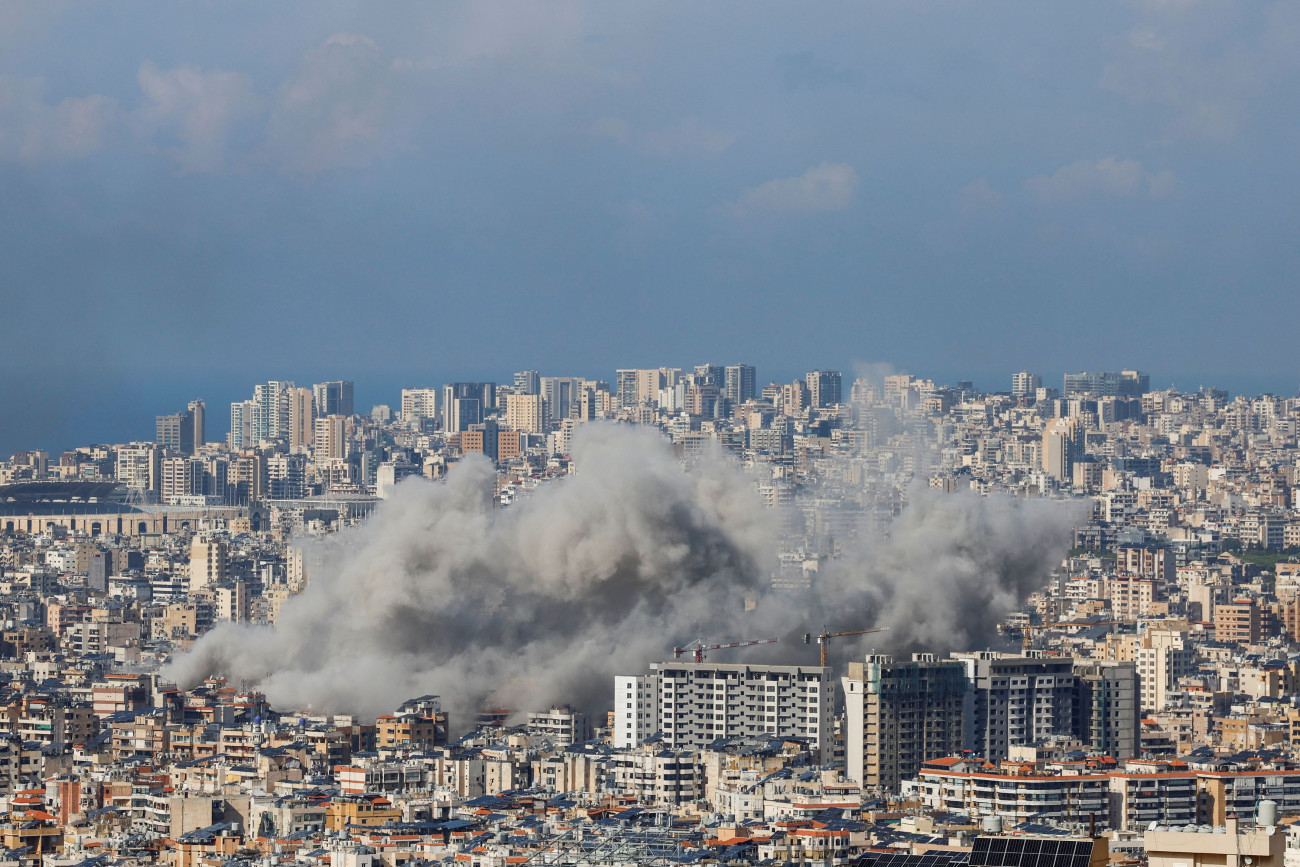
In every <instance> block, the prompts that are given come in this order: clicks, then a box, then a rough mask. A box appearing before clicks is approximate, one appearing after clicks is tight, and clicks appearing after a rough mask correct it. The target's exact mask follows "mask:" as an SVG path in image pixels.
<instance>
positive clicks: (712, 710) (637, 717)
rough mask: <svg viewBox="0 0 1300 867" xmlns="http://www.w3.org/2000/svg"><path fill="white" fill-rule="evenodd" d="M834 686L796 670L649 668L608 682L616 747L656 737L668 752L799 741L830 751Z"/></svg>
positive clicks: (815, 669)
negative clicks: (723, 742) (741, 741)
mask: <svg viewBox="0 0 1300 867" xmlns="http://www.w3.org/2000/svg"><path fill="white" fill-rule="evenodd" d="M834 709H835V686H834V683H833V682H832V681H831V679H830V669H829V668H822V667H820V666H802V665H737V664H731V665H726V664H718V663H711V662H657V663H651V665H650V673H649V674H645V675H640V676H630V677H629V676H619V677H615V678H614V717H615V719H614V746H615V748H616V749H627V748H630V747H633V746H636V745H637V744H639V743H641V742H642V741H644V740H645V739H646V738H648V737H649V736H651V735H653V734H654V733H656V732H660V733H661V734H662V736H663V742H664V745H665V746H667V747H670V748H673V749H698V748H701V747H704V746H707V745H708V744H710V743H712V742H713V741H715V740H718V739H719V738H734V737H783V738H793V737H798V738H804V739H806V740H807V741H808V742H809V744H810V746H811V747H812V748H813V749H815V750H821V749H823V748H829V746H830V743H831V726H832V723H833V719H834Z"/></svg>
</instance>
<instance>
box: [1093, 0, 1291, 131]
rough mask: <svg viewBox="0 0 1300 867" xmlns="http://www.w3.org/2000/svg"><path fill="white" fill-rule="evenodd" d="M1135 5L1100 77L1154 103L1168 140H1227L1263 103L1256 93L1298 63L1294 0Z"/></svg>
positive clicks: (1170, 0) (1139, 100) (1114, 88)
mask: <svg viewBox="0 0 1300 867" xmlns="http://www.w3.org/2000/svg"><path fill="white" fill-rule="evenodd" d="M1193 6H1194V7H1195V9H1192V7H1193ZM1248 8H1249V9H1250V11H1249V12H1247V11H1246V10H1247V9H1248ZM1140 12H1141V17H1140V20H1139V21H1138V23H1136V24H1135V25H1134V26H1133V27H1132V28H1131V29H1130V30H1129V31H1128V33H1127V34H1125V35H1124V36H1123V37H1122V38H1120V39H1117V40H1115V42H1114V44H1113V47H1112V50H1111V56H1110V59H1109V61H1108V62H1107V63H1106V64H1105V66H1104V68H1103V70H1102V74H1101V79H1100V82H1099V84H1100V86H1101V88H1102V89H1103V90H1109V91H1111V92H1113V93H1116V94H1118V95H1120V96H1122V97H1124V98H1125V99H1127V100H1128V101H1129V102H1131V103H1133V104H1134V105H1142V106H1152V107H1154V108H1155V109H1156V110H1157V111H1156V113H1155V116H1156V117H1159V118H1162V119H1163V126H1164V130H1163V134H1164V140H1165V141H1166V142H1172V141H1178V140H1183V139H1202V140H1208V141H1217V142H1229V141H1232V140H1233V139H1235V138H1236V137H1237V136H1238V135H1239V134H1240V132H1241V129H1242V127H1243V125H1244V124H1245V123H1246V122H1247V121H1248V120H1249V119H1250V117H1251V116H1252V115H1253V114H1255V113H1257V111H1258V110H1259V109H1260V108H1261V106H1258V105H1257V104H1256V103H1257V101H1258V98H1259V97H1260V96H1261V95H1262V94H1264V93H1265V92H1267V90H1268V88H1269V87H1270V85H1271V84H1272V83H1273V82H1275V81H1276V80H1277V79H1278V78H1279V77H1280V76H1281V75H1283V74H1286V73H1288V72H1293V71H1294V70H1295V69H1296V68H1297V67H1300V10H1297V4H1295V3H1293V2H1281V3H1258V4H1232V3H1192V2H1187V0H1165V2H1148V3H1147V4H1145V5H1144V6H1143V7H1141V9H1140ZM1189 12H1190V13H1192V14H1187V13H1189Z"/></svg>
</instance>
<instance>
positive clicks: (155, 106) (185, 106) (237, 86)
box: [136, 60, 261, 171]
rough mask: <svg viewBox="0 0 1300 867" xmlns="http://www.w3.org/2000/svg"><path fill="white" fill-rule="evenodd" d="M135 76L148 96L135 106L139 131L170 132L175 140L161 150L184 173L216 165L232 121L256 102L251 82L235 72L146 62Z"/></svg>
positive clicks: (243, 115) (222, 158) (254, 107)
mask: <svg viewBox="0 0 1300 867" xmlns="http://www.w3.org/2000/svg"><path fill="white" fill-rule="evenodd" d="M136 78H137V80H138V81H139V84H140V90H141V91H142V92H143V93H144V96H145V98H146V99H147V100H148V102H147V103H146V104H145V106H144V107H143V108H142V109H141V110H140V118H141V122H142V128H143V131H144V133H145V134H146V135H148V136H157V135H158V134H159V133H164V134H170V135H173V136H174V137H175V139H176V142H177V144H176V145H175V146H165V147H163V148H162V151H163V152H164V153H166V154H167V155H168V156H170V157H171V158H172V159H174V160H175V161H176V164H177V165H178V166H180V168H182V169H184V170H186V171H215V170H217V169H220V168H222V167H223V166H224V165H225V162H226V144H227V142H228V141H229V139H230V136H231V133H232V131H233V129H234V127H235V125H236V124H237V123H238V122H239V121H240V120H241V119H243V118H246V117H249V116H252V115H254V114H256V113H257V112H258V110H259V108H260V104H261V101H260V100H259V99H258V97H257V94H256V93H254V92H253V85H252V82H250V81H249V80H248V78H247V76H244V75H241V74H239V73H237V72H224V71H212V72H204V71H203V70H201V69H199V68H198V67H197V66H190V65H184V66H177V67H174V68H172V69H167V70H163V69H159V68H158V67H157V66H156V65H154V64H153V63H152V62H150V61H147V60H146V61H145V62H144V63H141V64H140V70H139V72H138V73H137V76H136Z"/></svg>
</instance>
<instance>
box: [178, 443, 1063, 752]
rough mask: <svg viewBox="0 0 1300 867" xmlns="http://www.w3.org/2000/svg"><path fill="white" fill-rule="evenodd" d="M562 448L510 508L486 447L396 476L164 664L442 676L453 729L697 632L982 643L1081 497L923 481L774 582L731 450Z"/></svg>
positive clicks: (351, 687)
mask: <svg viewBox="0 0 1300 867" xmlns="http://www.w3.org/2000/svg"><path fill="white" fill-rule="evenodd" d="M573 459H574V462H575V464H576V466H577V473H576V474H574V475H572V476H570V477H568V478H565V479H563V480H560V481H557V482H552V483H549V484H546V485H543V486H541V487H540V488H539V489H538V490H537V491H535V492H534V493H533V494H532V495H531V496H530V497H528V498H526V499H524V500H522V501H520V502H518V503H516V504H515V505H512V506H511V507H510V508H508V509H504V510H498V509H493V508H492V504H491V494H492V490H493V485H494V482H495V472H494V470H493V468H492V466H491V465H490V464H489V463H488V462H487V461H486V460H481V459H473V458H470V459H466V460H463V461H461V462H460V463H458V464H457V465H456V466H455V467H454V468H453V469H452V471H451V472H450V473H449V474H448V477H447V479H446V481H445V482H443V483H437V484H435V483H428V482H424V481H423V480H417V479H411V480H407V481H405V482H403V483H402V484H401V485H400V486H399V487H398V489H397V493H396V495H395V496H394V497H393V498H392V499H390V500H388V501H386V502H384V503H383V504H381V506H380V507H379V509H378V510H377V511H376V512H375V514H374V515H373V516H372V517H371V518H370V520H369V521H368V522H367V523H366V524H365V525H364V526H361V527H357V528H353V529H349V530H345V531H343V532H340V533H337V534H335V535H334V536H331V537H330V538H329V539H328V540H327V541H325V542H323V543H321V544H323V545H324V546H325V549H324V551H323V552H322V553H323V554H324V557H323V560H324V566H323V568H318V569H316V570H314V571H313V572H311V573H310V575H309V584H308V587H307V589H306V590H305V591H304V592H303V593H302V594H300V595H298V596H295V597H293V598H292V599H290V600H289V601H288V602H287V603H286V604H285V605H284V607H283V609H282V611H281V616H280V619H279V622H278V624H277V625H276V626H275V627H274V628H271V627H265V626H247V625H233V624H223V625H220V626H218V627H217V628H215V629H213V630H212V631H211V632H209V633H208V634H207V635H206V636H204V637H203V638H202V639H201V640H200V641H199V642H197V644H196V645H195V647H194V650H193V651H192V652H190V653H188V654H183V655H180V656H178V657H176V658H175V659H174V661H173V662H172V664H171V665H170V666H169V669H168V671H167V672H166V673H167V674H168V675H169V676H171V677H173V678H175V679H176V680H177V681H178V683H180V684H181V685H182V686H183V687H185V686H190V685H193V684H194V683H196V682H197V681H198V680H200V679H202V678H203V677H205V676H208V675H213V674H218V675H222V676H226V677H229V678H233V679H237V680H241V681H244V682H246V683H249V684H255V685H256V686H257V687H258V688H260V689H262V690H263V691H265V693H266V694H267V697H268V699H269V700H270V701H271V703H272V704H273V705H274V706H276V707H279V708H285V709H289V708H308V707H310V708H315V709H319V710H330V711H339V712H351V713H357V714H360V715H364V716H373V715H375V714H379V713H386V712H389V711H391V710H393V709H395V707H396V706H397V705H398V704H399V703H400V702H401V701H403V700H405V699H407V698H410V697H414V696H418V695H423V694H426V693H435V694H439V695H441V696H442V698H443V703H444V707H446V708H447V709H449V710H450V711H451V713H452V726H453V728H455V729H458V730H460V729H465V728H468V727H469V726H470V725H471V721H472V718H473V715H474V713H475V711H476V709H477V708H478V707H479V706H480V703H481V702H482V701H484V700H485V699H487V698H489V697H490V699H491V702H492V703H493V704H494V705H497V706H504V707H509V708H513V709H516V710H517V711H528V710H533V709H541V708H545V707H548V706H549V705H550V704H551V703H554V702H569V703H572V704H574V705H576V706H578V707H581V708H584V709H585V710H587V711H588V712H589V713H592V712H597V711H601V710H602V709H603V708H605V707H607V706H608V704H609V697H610V694H611V691H612V689H613V683H612V676H613V675H614V674H635V673H638V672H641V671H644V670H646V666H647V665H648V663H649V662H651V661H654V660H661V659H666V658H671V650H672V648H673V647H674V645H680V644H685V643H686V642H688V641H690V640H691V639H694V638H696V637H698V636H704V637H705V638H707V639H709V640H716V641H729V640H734V639H736V638H759V637H766V636H768V635H780V636H782V642H781V644H779V645H776V646H773V647H772V648H770V649H767V651H768V652H766V653H762V654H754V655H753V656H746V657H744V658H746V659H752V660H753V661H760V659H761V660H762V661H782V662H790V663H796V662H798V663H812V664H815V661H816V648H805V647H803V646H795V643H797V642H798V635H799V633H802V632H805V631H816V629H818V628H820V626H821V625H822V624H823V623H826V624H830V625H831V626H832V628H833V629H834V628H854V627H858V626H862V625H880V626H888V627H890V629H891V631H890V632H889V633H885V634H884V635H875V636H870V638H871V639H873V640H872V641H871V645H872V646H875V647H880V648H882V649H888V648H898V649H899V650H900V651H901V650H911V649H928V650H935V651H945V650H953V649H965V648H967V647H975V646H983V645H982V642H984V641H986V640H987V639H988V637H989V636H990V635H991V634H992V632H993V627H994V624H995V623H996V622H997V620H998V619H999V618H1000V617H1001V616H1002V615H1003V614H1005V612H1006V611H1007V610H1009V609H1010V608H1012V607H1014V606H1015V605H1016V604H1017V603H1018V602H1019V601H1020V600H1022V599H1023V598H1024V596H1025V594H1026V593H1028V592H1030V591H1032V590H1034V589H1036V588H1038V587H1039V586H1041V585H1042V584H1043V583H1044V582H1045V581H1046V579H1047V576H1048V572H1049V571H1050V570H1051V568H1052V567H1053V566H1054V565H1055V564H1056V563H1057V562H1058V561H1059V559H1060V557H1061V555H1062V554H1063V553H1064V551H1065V549H1066V548H1067V547H1068V544H1069V528H1070V526H1071V524H1072V523H1073V522H1074V519H1075V518H1077V515H1076V514H1075V510H1073V509H1070V508H1068V507H1063V506H1062V504H1061V503H1052V502H1048V501H1026V502H1021V501H1014V500H1011V499H981V498H978V497H975V496H973V495H969V496H962V495H941V494H933V493H931V492H930V491H928V490H920V491H918V492H916V495H915V496H914V498H913V499H912V500H911V502H910V504H909V506H908V507H907V508H906V509H905V510H904V511H903V513H902V514H901V515H900V516H899V517H898V518H897V519H896V520H895V521H894V524H893V527H892V532H891V534H890V536H889V537H888V538H885V539H878V540H874V541H864V542H863V543H862V544H860V545H858V546H857V547H856V549H855V550H853V551H852V552H851V554H850V555H849V556H847V557H844V558H842V559H839V560H836V561H832V562H830V563H828V564H826V565H825V566H824V567H823V569H822V572H821V574H820V575H819V576H818V577H817V579H816V580H815V581H814V582H813V589H812V590H811V591H809V592H808V593H807V594H801V595H798V596H791V595H789V594H777V593H774V592H773V591H771V590H770V578H769V576H770V574H771V571H772V569H773V567H774V563H775V555H776V550H777V547H778V541H777V538H776V534H777V527H778V522H777V520H776V516H775V514H774V513H773V512H772V511H771V510H768V509H766V508H764V507H763V506H762V504H761V503H760V502H759V500H758V498H757V496H756V494H755V493H754V490H753V486H752V484H751V482H750V480H749V479H748V478H747V477H746V476H745V475H744V474H743V473H742V472H741V471H740V469H739V467H738V465H737V464H736V463H735V462H734V461H731V460H729V459H726V458H723V457H721V456H718V457H714V458H710V459H703V460H699V461H695V462H693V463H692V464H691V466H690V467H689V468H688V469H687V468H683V466H682V464H681V463H680V462H679V461H678V460H677V459H676V457H675V456H674V455H673V453H672V450H671V448H670V447H669V445H668V444H667V442H666V441H665V440H664V439H663V438H662V437H660V436H659V435H658V434H657V433H654V432H650V431H646V430H641V429H636V428H632V427H630V426H610V425H584V426H583V427H582V428H580V429H579V431H578V433H577V435H576V436H575V441H574V444H573ZM746 600H749V601H750V603H751V604H749V605H746ZM756 650H764V648H756ZM850 651H855V652H856V651H857V648H855V647H854V646H853V645H852V644H847V643H846V644H844V645H840V646H838V647H837V648H836V656H837V657H838V658H840V659H843V658H848V657H847V654H848V653H849V652H850ZM719 658H721V657H719ZM729 658H731V657H729Z"/></svg>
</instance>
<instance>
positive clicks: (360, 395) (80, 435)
mask: <svg viewBox="0 0 1300 867" xmlns="http://www.w3.org/2000/svg"><path fill="white" fill-rule="evenodd" d="M696 363H701V364H702V363H704V360H700V361H698V362H696V361H690V362H684V363H682V364H680V365H677V364H673V365H669V364H665V365H663V366H665V367H681V368H682V369H684V370H685V369H689V368H690V367H692V366H693V365H694V364H696ZM713 363H719V364H722V363H731V362H730V361H718V360H716V359H715V361H714V362H713ZM745 363H753V362H752V361H747V362H745ZM1125 364H1126V362H1124V361H1123V359H1121V361H1120V363H1119V364H1118V365H1116V367H1115V369H1117V370H1118V369H1119V368H1120V367H1123V366H1125ZM621 366H625V365H616V366H613V367H610V368H608V369H606V370H597V371H594V372H587V371H573V370H569V371H568V372H564V373H561V372H559V371H550V370H548V371H544V373H545V375H548V376H550V375H563V376H582V377H586V378H590V379H597V380H604V381H607V382H609V383H610V385H611V387H613V385H614V373H615V372H616V370H617V369H618V367H621ZM655 366H659V365H655ZM754 366H755V367H756V368H757V375H758V383H759V386H758V387H759V390H760V391H761V390H762V387H763V386H764V385H767V384H768V383H769V382H779V383H780V382H790V381H792V380H794V379H802V378H803V376H804V374H805V373H806V372H807V371H808V370H812V369H814V368H815V367H816V366H817V365H809V366H807V367H805V368H800V367H798V366H796V365H793V364H790V363H789V362H788V361H787V362H785V363H783V364H782V365H781V366H780V367H779V368H770V367H766V366H764V365H763V364H761V363H758V364H755V365H754ZM822 367H825V368H827V369H835V370H839V371H840V372H841V373H842V374H843V376H844V378H845V381H846V386H845V387H846V388H847V384H851V383H852V381H853V380H854V379H855V378H857V377H858V376H866V377H867V378H871V379H880V378H881V377H883V376H884V375H886V374H889V373H911V374H912V375H915V376H922V377H929V378H930V379H933V380H935V382H936V383H939V384H941V385H953V384H955V383H956V382H958V381H962V380H969V381H971V382H972V383H973V384H974V386H975V389H976V390H977V391H984V392H989V393H993V392H1010V391H1011V387H1012V386H1011V382H1012V376H1013V375H1014V374H1015V373H1016V372H1017V371H1019V370H1021V369H1023V368H1014V369H1008V370H1007V371H1006V372H1005V373H1002V372H1000V371H999V372H995V373H985V374H983V375H980V374H966V373H964V372H963V371H960V370H957V371H952V372H949V373H947V374H945V375H940V374H939V373H933V372H930V371H927V370H924V369H921V370H906V369H903V368H901V367H895V366H894V365H892V364H889V363H887V362H862V361H857V362H852V363H848V364H843V365H838V366H837V365H834V364H828V363H823V364H822ZM284 369H285V368H280V370H284ZM289 369H290V370H296V371H297V372H298V374H299V375H298V376H293V375H282V376H280V377H279V378H280V379H283V380H286V381H293V382H296V383H297V384H298V385H299V386H305V387H308V388H310V387H311V386H312V385H313V384H316V383H321V382H326V381H330V380H337V379H341V378H347V377H348V375H349V373H350V372H349V371H346V370H340V369H339V368H338V367H337V366H330V367H328V368H318V370H324V371H326V372H327V373H328V374H329V375H324V374H320V375H312V374H311V369H310V368H307V370H308V374H307V375H305V376H304V375H302V371H303V369H304V368H303V367H297V368H289ZM448 369H449V370H455V371H459V373H458V375H455V376H452V375H446V376H440V375H438V374H435V373H428V374H424V375H422V376H421V377H415V376H401V375H389V376H385V377H371V378H365V377H361V376H356V377H353V378H352V381H353V382H355V383H356V386H357V392H356V394H357V397H356V398H355V410H356V412H357V413H360V414H367V413H369V412H370V409H371V407H372V406H376V405H381V404H387V405H389V406H391V407H393V409H394V411H396V410H397V409H398V408H399V407H400V403H401V391H402V389H403V388H437V389H441V388H442V386H443V385H444V384H445V383H446V382H451V381H495V382H497V383H499V384H503V385H506V384H509V383H510V378H511V376H512V375H513V371H506V370H490V369H485V368H482V367H476V368H448ZM519 369H529V367H528V365H525V366H524V367H523V368H519ZM1029 369H1031V370H1033V372H1035V373H1037V374H1039V375H1040V376H1041V377H1042V378H1043V384H1044V385H1046V386H1048V387H1051V388H1056V389H1058V390H1059V389H1060V388H1061V385H1062V382H1063V377H1064V375H1065V373H1066V372H1067V371H1056V372H1053V371H1048V370H1036V369H1033V368H1029ZM1084 369H1100V368H1099V367H1095V366H1094V367H1093V368H1085V366H1084V365H1076V366H1074V367H1071V368H1069V372H1076V371H1081V370H1084ZM773 370H775V371H776V372H772V371H773ZM1144 370H1145V368H1144ZM251 376H252V378H250V379H241V378H238V377H226V376H221V377H207V378H204V377H200V378H199V379H198V380H196V382H195V383H193V384H190V383H187V382H184V381H178V382H175V383H170V382H169V383H166V384H165V385H160V386H159V387H158V389H157V390H156V391H155V392H151V393H142V392H140V391H137V390H130V391H128V392H127V393H125V394H119V393H112V392H110V393H105V392H104V391H103V390H102V389H99V388H97V387H95V386H96V383H94V382H90V381H86V382H82V383H79V384H78V391H77V396H78V398H79V399H78V400H76V401H73V402H72V403H71V404H70V405H68V406H63V407H58V406H55V405H54V402H50V403H47V404H46V405H45V406H44V407H43V412H42V413H40V414H38V415H36V416H35V417H24V416H22V415H11V416H9V417H7V418H6V423H5V425H4V426H3V428H0V456H7V455H9V454H12V453H13V452H15V451H20V450H32V449H44V450H46V451H49V452H51V453H57V452H58V451H62V450H64V449H67V448H72V447H74V446H76V445H82V444H85V443H90V442H131V441H136V440H152V439H153V431H154V419H155V417H156V416H160V415H166V414H168V413H171V412H178V411H180V410H181V409H184V407H185V405H186V403H188V402H189V401H191V400H195V399H199V400H204V401H206V403H207V405H208V414H207V429H208V431H209V439H210V440H211V439H212V438H214V437H215V438H216V439H219V440H224V437H225V435H226V433H227V432H228V431H229V422H230V414H229V407H230V404H231V403H233V402H235V401H237V400H246V399H247V398H248V392H249V391H250V390H251V389H252V387H253V385H254V383H256V382H259V381H260V382H266V381H268V380H274V379H276V378H277V377H275V376H270V375H267V374H266V373H265V372H264V373H263V374H262V375H260V377H259V375H258V374H252V375H251ZM494 377H495V378H494ZM1151 377H1152V378H1151V387H1152V389H1164V388H1170V387H1175V386H1176V387H1177V388H1178V389H1179V390H1181V391H1185V392H1194V391H1197V390H1198V389H1200V388H1222V389H1224V390H1226V391H1228V392H1229V393H1230V394H1233V395H1237V394H1243V395H1260V394H1274V395H1277V396H1293V395H1295V394H1296V393H1297V392H1298V391H1300V386H1296V385H1292V386H1290V387H1288V386H1287V379H1286V378H1285V377H1283V376H1280V375H1279V376H1277V377H1276V378H1274V377H1267V376H1260V377H1252V376H1240V377H1233V376H1226V375H1225V376H1215V375H1213V374H1209V375H1204V376H1199V377H1198V376H1195V375H1193V374H1189V375H1188V376H1187V377H1174V376H1170V375H1168V374H1164V373H1162V372H1160V371H1157V372H1155V373H1152V374H1151ZM78 407H80V409H79V408H78Z"/></svg>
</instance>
